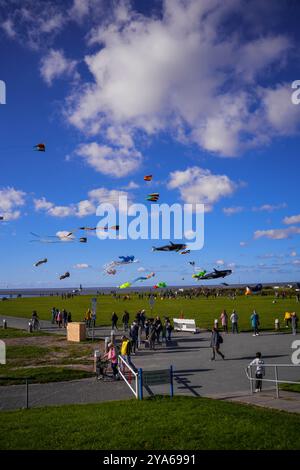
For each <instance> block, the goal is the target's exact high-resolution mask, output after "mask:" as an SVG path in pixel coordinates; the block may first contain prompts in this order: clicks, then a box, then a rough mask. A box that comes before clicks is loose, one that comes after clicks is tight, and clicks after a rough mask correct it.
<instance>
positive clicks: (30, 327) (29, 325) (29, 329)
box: [28, 321, 32, 333]
mask: <svg viewBox="0 0 300 470" xmlns="http://www.w3.org/2000/svg"><path fill="white" fill-rule="evenodd" d="M28 331H29V333H32V322H31V321H29V322H28Z"/></svg>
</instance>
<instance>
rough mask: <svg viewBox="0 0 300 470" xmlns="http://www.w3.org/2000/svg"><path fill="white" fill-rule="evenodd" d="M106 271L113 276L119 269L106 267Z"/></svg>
mask: <svg viewBox="0 0 300 470" xmlns="http://www.w3.org/2000/svg"><path fill="white" fill-rule="evenodd" d="M105 273H106V274H110V275H111V276H114V275H115V274H117V270H116V269H110V268H109V269H106V271H105Z"/></svg>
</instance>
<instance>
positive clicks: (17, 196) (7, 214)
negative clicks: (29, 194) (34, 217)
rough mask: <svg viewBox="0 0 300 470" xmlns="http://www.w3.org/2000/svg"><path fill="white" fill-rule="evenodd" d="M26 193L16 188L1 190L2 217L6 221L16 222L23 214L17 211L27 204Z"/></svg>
mask: <svg viewBox="0 0 300 470" xmlns="http://www.w3.org/2000/svg"><path fill="white" fill-rule="evenodd" d="M25 197H26V193H25V192H24V191H20V190H18V189H15V188H11V187H7V188H2V189H0V215H1V216H2V217H4V220H16V219H18V218H19V217H20V215H21V212H20V211H19V210H17V209H18V208H19V207H21V206H24V204H25Z"/></svg>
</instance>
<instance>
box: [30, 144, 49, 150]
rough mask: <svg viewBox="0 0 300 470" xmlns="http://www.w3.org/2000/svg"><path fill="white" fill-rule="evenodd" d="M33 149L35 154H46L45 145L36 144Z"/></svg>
mask: <svg viewBox="0 0 300 470" xmlns="http://www.w3.org/2000/svg"><path fill="white" fill-rule="evenodd" d="M33 148H34V150H36V151H37V152H46V145H45V144H36V145H34V147H33Z"/></svg>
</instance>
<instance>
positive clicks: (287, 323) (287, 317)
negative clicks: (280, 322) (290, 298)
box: [284, 312, 291, 328]
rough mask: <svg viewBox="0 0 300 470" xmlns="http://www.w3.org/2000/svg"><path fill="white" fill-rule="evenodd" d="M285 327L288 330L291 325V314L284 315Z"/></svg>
mask: <svg viewBox="0 0 300 470" xmlns="http://www.w3.org/2000/svg"><path fill="white" fill-rule="evenodd" d="M284 321H285V327H286V328H288V327H289V324H290V323H291V314H290V312H285V314H284Z"/></svg>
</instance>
